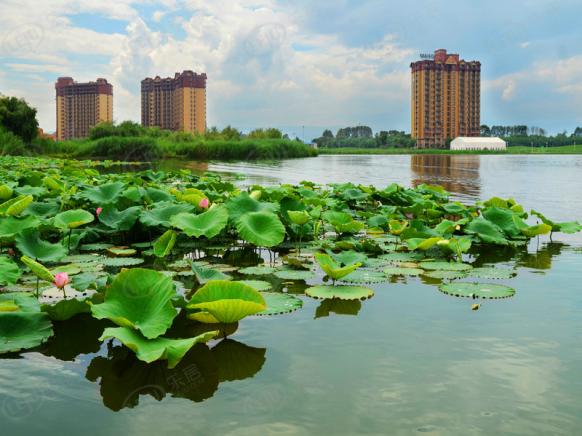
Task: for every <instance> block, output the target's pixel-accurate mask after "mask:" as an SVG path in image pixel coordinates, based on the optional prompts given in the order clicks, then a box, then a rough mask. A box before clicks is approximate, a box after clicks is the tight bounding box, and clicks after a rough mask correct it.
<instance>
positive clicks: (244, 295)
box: [186, 280, 266, 323]
mask: <svg viewBox="0 0 582 436" xmlns="http://www.w3.org/2000/svg"><path fill="white" fill-rule="evenodd" d="M186 307H187V308H188V309H190V310H191V309H198V310H200V311H202V312H208V313H209V314H210V315H212V317H214V318H215V319H216V320H217V321H218V322H221V323H232V322H237V321H240V320H241V319H243V318H245V317H247V316H249V315H254V314H256V313H259V312H261V311H263V310H265V308H266V305H265V299H264V298H263V296H262V295H261V293H260V292H258V291H256V290H255V289H253V288H251V287H250V286H247V285H245V284H244V283H240V282H229V281H225V280H213V281H210V282H208V283H206V284H205V285H204V286H203V287H201V288H200V289H199V290H198V291H196V293H195V294H194V295H193V296H192V299H191V300H190V302H189V303H188V305H187V306H186Z"/></svg>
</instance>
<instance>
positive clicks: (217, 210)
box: [171, 205, 228, 239]
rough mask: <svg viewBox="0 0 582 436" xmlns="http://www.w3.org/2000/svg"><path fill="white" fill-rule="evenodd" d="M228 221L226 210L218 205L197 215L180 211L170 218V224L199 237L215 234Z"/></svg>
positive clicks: (209, 237)
mask: <svg viewBox="0 0 582 436" xmlns="http://www.w3.org/2000/svg"><path fill="white" fill-rule="evenodd" d="M227 223H228V210H227V209H226V207H224V206H222V205H219V206H213V207H212V208H210V209H209V210H207V211H206V212H204V213H201V214H199V215H194V214H191V213H181V214H178V215H176V216H174V217H172V219H171V224H172V226H173V227H176V228H178V229H180V230H182V231H183V232H184V233H186V234H187V235H188V236H194V237H196V238H199V237H200V236H205V237H206V238H208V239H211V238H214V237H215V236H217V235H218V234H219V233H220V232H221V231H222V230H223V229H224V228H225V227H226V224H227Z"/></svg>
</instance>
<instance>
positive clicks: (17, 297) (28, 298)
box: [0, 292, 40, 313]
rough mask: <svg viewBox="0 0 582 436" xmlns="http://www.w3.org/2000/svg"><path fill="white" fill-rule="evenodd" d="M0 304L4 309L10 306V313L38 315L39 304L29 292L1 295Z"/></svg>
mask: <svg viewBox="0 0 582 436" xmlns="http://www.w3.org/2000/svg"><path fill="white" fill-rule="evenodd" d="M0 303H2V304H4V308H5V309H6V308H7V307H8V306H12V309H13V310H10V311H11V312H26V313H40V304H39V303H38V300H37V299H36V297H35V296H34V295H32V294H31V293H30V292H7V293H2V294H0ZM0 311H1V310H0Z"/></svg>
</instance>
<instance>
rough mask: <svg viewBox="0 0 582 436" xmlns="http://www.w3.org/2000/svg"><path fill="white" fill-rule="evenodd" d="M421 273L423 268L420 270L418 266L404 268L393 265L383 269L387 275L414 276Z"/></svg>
mask: <svg viewBox="0 0 582 436" xmlns="http://www.w3.org/2000/svg"><path fill="white" fill-rule="evenodd" d="M422 273H424V270H422V269H420V268H404V267H399V266H395V267H391V268H385V269H384V274H386V275H387V276H411V277H415V276H419V275H421V274H422Z"/></svg>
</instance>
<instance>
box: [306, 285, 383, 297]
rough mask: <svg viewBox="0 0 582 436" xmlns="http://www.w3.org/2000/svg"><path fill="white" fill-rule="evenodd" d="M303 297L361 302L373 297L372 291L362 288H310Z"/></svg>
mask: <svg viewBox="0 0 582 436" xmlns="http://www.w3.org/2000/svg"><path fill="white" fill-rule="evenodd" d="M305 295H309V296H310V297H313V298H320V299H325V298H337V299H339V300H363V299H366V298H370V297H372V296H373V295H374V291H373V290H372V289H370V288H365V287H363V286H325V285H321V286H312V287H311V288H307V289H306V290H305Z"/></svg>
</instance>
